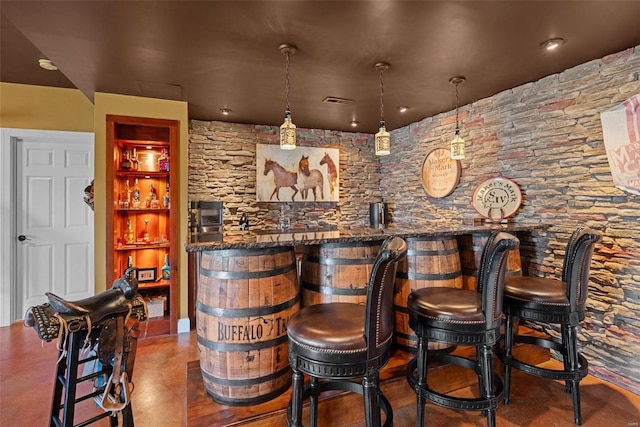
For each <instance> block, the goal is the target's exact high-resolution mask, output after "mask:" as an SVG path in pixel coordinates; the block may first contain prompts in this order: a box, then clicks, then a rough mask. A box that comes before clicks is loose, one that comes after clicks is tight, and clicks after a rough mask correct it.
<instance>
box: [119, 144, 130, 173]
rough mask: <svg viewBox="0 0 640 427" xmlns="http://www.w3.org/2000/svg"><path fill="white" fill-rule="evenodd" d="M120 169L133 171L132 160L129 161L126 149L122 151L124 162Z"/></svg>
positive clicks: (122, 161)
mask: <svg viewBox="0 0 640 427" xmlns="http://www.w3.org/2000/svg"><path fill="white" fill-rule="evenodd" d="M120 169H123V170H129V169H131V160H130V159H129V152H128V151H127V149H126V148H125V149H124V150H123V151H122V160H121V161H120Z"/></svg>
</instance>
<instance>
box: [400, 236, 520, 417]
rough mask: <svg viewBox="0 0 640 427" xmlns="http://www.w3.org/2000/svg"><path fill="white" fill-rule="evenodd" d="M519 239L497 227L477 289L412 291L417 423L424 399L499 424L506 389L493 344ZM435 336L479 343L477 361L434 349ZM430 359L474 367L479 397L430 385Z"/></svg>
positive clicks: (411, 375) (410, 375) (411, 368)
mask: <svg viewBox="0 0 640 427" xmlns="http://www.w3.org/2000/svg"><path fill="white" fill-rule="evenodd" d="M519 244H520V242H519V241H518V239H517V238H516V237H514V236H512V235H510V234H507V233H504V232H493V233H492V234H491V235H490V236H489V238H488V239H487V242H486V244H485V247H484V250H483V253H482V259H481V263H480V271H479V273H478V281H477V290H475V291H474V290H467V289H456V288H442V287H441V288H423V289H418V290H416V291H414V292H412V293H411V294H410V295H409V298H408V300H407V307H408V309H409V326H410V327H411V329H413V330H414V331H415V333H416V335H417V336H418V354H417V357H416V358H415V359H413V360H412V361H411V362H409V365H408V366H407V380H408V382H409V384H410V385H411V387H412V388H413V390H414V391H415V393H416V395H417V398H418V403H417V411H418V413H417V417H416V425H417V426H418V427H421V426H423V425H424V410H425V400H429V401H430V402H433V403H436V404H438V405H440V406H444V407H446V408H450V409H458V410H465V411H482V412H483V414H484V415H486V417H487V425H488V426H489V427H494V426H495V411H496V409H497V407H498V403H499V401H500V400H502V391H503V388H502V381H501V380H500V378H499V377H498V376H497V375H496V374H495V372H494V369H493V347H494V346H495V344H496V343H497V342H498V340H499V338H500V325H501V323H502V317H503V314H502V293H503V286H504V276H505V271H506V267H507V255H508V254H509V251H510V250H512V249H517V248H518V247H519ZM430 340H435V341H439V342H445V343H449V344H454V345H460V346H475V348H476V355H475V360H471V359H468V358H465V357H463V356H459V355H456V354H446V353H445V354H443V353H435V352H430V351H429V348H428V344H429V341H430ZM431 362H441V363H447V364H454V365H458V366H462V367H464V368H469V369H473V370H474V371H475V372H476V373H477V375H478V386H479V394H480V397H478V398H463V397H456V396H451V395H448V394H446V393H440V392H437V391H435V390H433V389H431V388H430V387H429V385H428V383H427V370H428V365H429V363H431ZM416 371H417V372H416Z"/></svg>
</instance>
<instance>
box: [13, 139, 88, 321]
mask: <svg viewBox="0 0 640 427" xmlns="http://www.w3.org/2000/svg"><path fill="white" fill-rule="evenodd" d="M33 137H37V138H44V137H50V138H52V139H66V140H71V141H78V142H91V143H92V144H93V145H94V148H93V150H94V152H95V137H94V133H93V132H69V131H55V130H34V129H14V128H0V326H9V325H10V324H11V323H12V322H13V320H12V319H19V318H20V316H22V315H23V314H24V313H18V312H17V311H18V305H19V302H18V301H17V298H16V294H17V284H16V275H17V265H16V263H17V257H16V253H17V240H16V239H15V236H16V235H17V230H16V226H17V221H16V219H17V194H16V191H15V189H16V186H17V178H18V177H17V176H16V175H17V171H18V168H17V142H18V140H19V139H21V138H33ZM90 265H91V266H94V265H95V261H94V260H92V261H91V262H90Z"/></svg>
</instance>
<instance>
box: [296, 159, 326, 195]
mask: <svg viewBox="0 0 640 427" xmlns="http://www.w3.org/2000/svg"><path fill="white" fill-rule="evenodd" d="M298 186H299V187H300V194H302V200H303V201H304V200H307V195H308V194H309V189H311V190H312V191H313V200H314V201H317V200H318V196H317V194H316V188H318V189H319V190H320V200H324V189H323V187H324V177H323V175H322V172H320V171H319V170H318V169H311V170H310V169H309V156H302V158H301V159H300V162H299V163H298Z"/></svg>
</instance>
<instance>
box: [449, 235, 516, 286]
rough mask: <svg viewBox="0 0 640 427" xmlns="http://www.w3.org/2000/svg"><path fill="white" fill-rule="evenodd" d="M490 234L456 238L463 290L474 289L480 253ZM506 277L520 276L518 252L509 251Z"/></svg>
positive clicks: (480, 257)
mask: <svg viewBox="0 0 640 427" xmlns="http://www.w3.org/2000/svg"><path fill="white" fill-rule="evenodd" d="M489 235H490V233H473V234H465V235H462V236H458V248H459V250H460V264H461V266H462V279H463V283H464V288H465V289H472V290H475V289H476V282H477V281H478V270H479V269H480V261H481V259H482V251H483V250H484V246H485V244H486V243H487V240H488V239H489ZM505 275H506V276H522V263H521V260H520V251H518V250H514V251H510V252H509V255H508V258H507V270H506V272H505Z"/></svg>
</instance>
